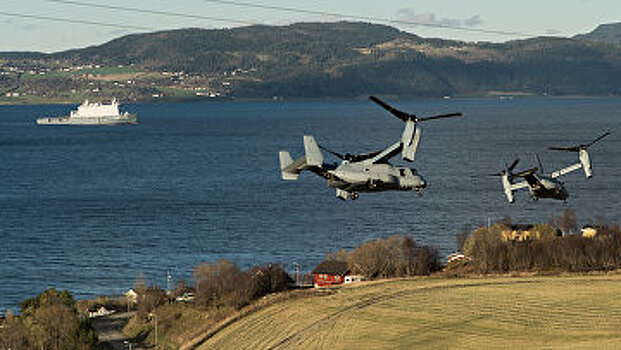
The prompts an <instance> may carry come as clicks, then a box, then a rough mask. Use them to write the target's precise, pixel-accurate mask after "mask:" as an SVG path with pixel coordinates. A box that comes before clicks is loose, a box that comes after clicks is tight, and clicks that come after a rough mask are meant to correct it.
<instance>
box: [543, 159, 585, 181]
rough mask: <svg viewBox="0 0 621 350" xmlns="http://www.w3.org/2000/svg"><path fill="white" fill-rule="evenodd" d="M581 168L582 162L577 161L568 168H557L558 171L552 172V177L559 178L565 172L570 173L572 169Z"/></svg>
mask: <svg viewBox="0 0 621 350" xmlns="http://www.w3.org/2000/svg"><path fill="white" fill-rule="evenodd" d="M580 168H582V163H576V164H574V165H570V166H568V167H566V168H563V169H561V170H557V171H554V172H552V174H550V177H551V178H553V179H554V178H557V177H559V176H563V175H565V174H569V173H571V172H572V171H575V170H578V169H580Z"/></svg>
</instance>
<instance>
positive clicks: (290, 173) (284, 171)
mask: <svg viewBox="0 0 621 350" xmlns="http://www.w3.org/2000/svg"><path fill="white" fill-rule="evenodd" d="M278 156H279V158H280V174H281V175H282V179H283V180H297V179H298V177H299V176H300V171H301V170H302V169H301V168H300V166H301V165H303V164H305V163H306V159H305V157H301V158H299V159H298V160H296V161H294V160H293V158H291V154H290V153H289V152H288V151H280V152H279V153H278Z"/></svg>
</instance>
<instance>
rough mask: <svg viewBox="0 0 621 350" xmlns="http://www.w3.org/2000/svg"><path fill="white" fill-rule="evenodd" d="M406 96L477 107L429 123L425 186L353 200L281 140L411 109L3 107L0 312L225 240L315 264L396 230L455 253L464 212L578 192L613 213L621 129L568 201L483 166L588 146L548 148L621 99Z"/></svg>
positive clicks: (444, 108) (443, 107)
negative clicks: (297, 172)
mask: <svg viewBox="0 0 621 350" xmlns="http://www.w3.org/2000/svg"><path fill="white" fill-rule="evenodd" d="M395 105H397V106H398V107H399V108H401V109H403V110H406V111H409V112H414V113H417V114H419V115H422V116H424V115H431V114H439V113H448V112H454V111H461V112H463V113H464V115H465V117H464V118H455V119H452V120H448V119H447V120H438V121H433V122H427V123H424V124H422V125H421V127H422V130H423V138H422V143H421V146H420V149H419V154H418V155H417V158H416V160H415V163H414V166H415V167H416V168H417V169H418V170H419V172H420V173H421V174H422V175H423V176H424V178H425V179H426V180H427V182H428V187H427V190H426V192H425V195H424V196H423V197H418V196H417V195H416V194H415V193H414V192H385V193H376V194H365V193H362V194H361V195H360V198H359V199H358V200H357V201H355V202H351V201H350V202H343V201H340V200H338V199H336V198H335V194H334V190H333V189H330V188H328V187H327V186H326V184H325V181H324V180H322V179H320V178H318V177H316V176H314V175H313V174H304V175H302V176H301V178H300V180H299V181H297V182H285V181H283V180H281V179H280V174H279V170H278V167H279V166H278V151H279V150H281V149H287V150H290V151H291V153H292V155H293V156H294V157H297V156H299V155H301V154H302V152H303V145H302V135H304V134H312V135H314V136H315V137H316V139H317V141H318V142H319V143H320V144H322V145H325V146H326V147H329V148H332V149H334V150H335V151H337V152H368V151H374V150H378V149H382V148H384V147H386V146H388V145H390V144H392V143H393V142H395V141H396V140H397V139H398V138H399V137H400V135H401V131H402V127H403V124H402V122H401V121H399V120H398V119H396V118H394V117H393V116H391V115H390V114H388V113H386V112H385V111H384V110H382V109H380V108H379V107H378V106H377V105H375V104H373V103H372V102H370V101H340V102H270V103H185V104H135V105H127V106H125V109H126V110H128V111H130V112H132V113H137V114H138V116H139V124H138V125H120V126H37V125H35V123H34V120H35V118H37V117H40V116H43V115H61V114H66V113H68V112H69V111H70V110H71V109H72V108H74V107H75V106H68V105H61V106H58V105H40V106H2V107H0V178H1V179H2V183H1V184H0V237H1V238H2V244H1V245H0V258H1V259H0V312H1V311H2V310H5V309H6V308H16V306H17V303H18V302H19V301H21V300H24V299H25V298H28V297H31V296H34V295H36V294H38V293H39V292H41V291H43V290H44V289H46V288H48V287H55V288H58V289H68V290H70V291H71V292H73V293H74V294H75V295H76V296H77V297H78V298H84V297H90V296H94V295H99V294H107V295H110V294H119V293H122V292H123V291H124V290H126V289H128V288H131V287H132V286H133V283H134V279H135V277H136V276H137V275H138V274H139V273H143V274H144V275H145V276H146V278H147V280H148V282H149V283H155V284H158V285H160V286H162V287H165V286H166V280H167V279H166V273H167V270H168V271H170V273H171V275H172V276H173V279H174V280H175V281H178V280H179V279H181V278H183V279H185V280H186V281H188V282H191V271H192V267H194V266H195V265H197V264H198V263H201V262H205V261H211V262H213V261H216V260H218V259H222V258H226V259H230V260H232V261H234V262H236V263H238V264H239V265H240V266H242V267H248V266H250V265H253V264H266V263H270V262H282V263H283V264H285V267H286V268H288V269H290V268H291V264H292V263H293V262H297V263H299V264H300V265H301V270H302V271H309V270H311V269H312V268H313V265H314V264H316V263H318V262H319V261H321V260H322V259H323V257H324V256H325V254H326V253H327V252H329V251H331V250H332V251H334V250H337V249H340V248H352V247H354V246H356V245H359V244H361V243H363V242H365V241H367V240H371V239H375V238H378V237H386V236H389V235H394V234H407V235H412V236H414V238H415V239H416V242H417V243H420V244H433V245H436V246H437V247H438V248H439V250H440V251H441V253H442V254H447V253H450V252H451V251H453V250H454V249H455V241H456V240H455V235H456V233H458V232H459V231H460V230H462V229H464V228H466V229H472V228H474V227H476V226H477V225H481V224H484V223H486V222H487V221H488V220H491V221H494V220H497V219H500V218H501V217H503V216H504V215H509V216H511V218H513V220H514V222H520V223H534V222H545V221H546V220H547V218H548V217H549V216H550V215H551V214H560V213H561V212H562V211H563V210H564V209H565V208H568V207H572V208H574V209H575V210H576V211H577V214H578V220H579V224H580V225H582V224H586V223H588V222H589V220H590V219H593V218H595V217H596V216H598V215H601V216H603V217H605V218H606V219H607V220H609V221H615V222H619V219H620V217H621V203H620V201H619V194H620V190H621V176H620V175H621V174H620V171H619V169H620V164H621V132H620V131H617V132H615V133H613V134H612V135H611V136H609V137H608V138H606V139H604V140H602V141H601V142H600V143H597V144H596V145H594V146H593V147H592V150H591V156H592V160H593V169H594V177H593V178H592V179H590V180H588V181H587V180H586V179H585V178H584V174H583V173H582V171H577V172H574V173H572V174H570V175H568V176H567V177H566V178H565V183H566V186H567V189H568V191H569V192H570V198H569V200H568V202H567V203H563V202H558V201H551V200H540V201H538V202H532V201H531V200H530V198H529V196H528V194H527V192H526V191H523V192H519V193H518V194H517V196H516V197H517V198H516V203H515V204H513V205H510V204H508V203H507V202H506V199H505V197H504V194H503V193H502V186H501V184H500V181H499V179H498V178H491V177H473V176H474V175H482V174H488V173H494V172H497V171H498V170H500V169H501V168H502V167H503V166H504V164H505V163H510V162H511V161H513V159H514V158H515V157H516V156H519V157H520V158H522V162H521V163H520V164H519V165H518V167H517V169H518V170H519V169H524V168H526V167H527V166H534V165H535V162H534V154H535V153H536V152H538V153H539V154H540V157H541V159H542V161H543V163H544V167H545V170H546V171H552V170H556V169H559V168H561V167H563V166H565V165H568V164H570V163H574V162H576V161H577V156H576V155H575V154H570V153H559V152H556V153H553V152H551V151H545V148H546V147H547V146H551V145H565V144H572V143H582V142H587V141H589V140H591V139H593V138H595V137H597V136H598V135H599V134H600V133H601V132H602V131H603V130H605V129H613V130H614V129H617V130H618V127H619V124H620V123H621V99H612V98H610V99H552V98H547V99H515V100H424V101H401V102H399V103H396V102H395ZM327 159H329V160H332V159H331V158H327ZM395 160H397V163H399V162H398V160H399V159H398V158H395ZM335 161H336V160H335Z"/></svg>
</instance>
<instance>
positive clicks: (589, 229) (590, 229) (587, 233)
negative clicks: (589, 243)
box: [580, 225, 601, 238]
mask: <svg viewBox="0 0 621 350" xmlns="http://www.w3.org/2000/svg"><path fill="white" fill-rule="evenodd" d="M600 231H601V227H600V226H593V225H584V226H583V227H582V230H580V232H581V234H582V237H584V238H593V237H595V236H597V234H599V233H600Z"/></svg>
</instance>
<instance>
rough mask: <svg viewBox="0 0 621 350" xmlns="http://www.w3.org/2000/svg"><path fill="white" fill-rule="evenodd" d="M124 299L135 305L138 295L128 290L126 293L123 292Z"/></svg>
mask: <svg viewBox="0 0 621 350" xmlns="http://www.w3.org/2000/svg"><path fill="white" fill-rule="evenodd" d="M125 299H126V300H127V302H129V303H136V302H137V301H138V293H136V291H135V290H133V289H129V290H128V291H127V292H125Z"/></svg>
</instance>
